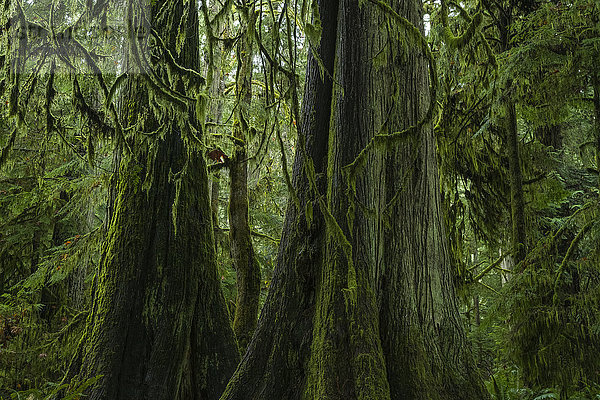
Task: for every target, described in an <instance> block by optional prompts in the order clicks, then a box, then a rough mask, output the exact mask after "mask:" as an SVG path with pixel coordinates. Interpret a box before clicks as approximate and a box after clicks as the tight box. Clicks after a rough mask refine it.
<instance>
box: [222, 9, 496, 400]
mask: <svg viewBox="0 0 600 400" xmlns="http://www.w3.org/2000/svg"><path fill="white" fill-rule="evenodd" d="M317 3H318V5H319V10H320V12H319V14H320V16H321V19H322V21H321V25H322V27H323V32H322V34H321V41H320V46H319V48H318V53H319V58H320V59H321V60H322V62H323V65H324V67H325V69H326V71H321V70H320V67H319V63H318V62H316V61H315V59H314V58H313V57H312V55H310V56H309V65H308V73H307V83H306V89H305V98H304V107H303V120H302V122H303V123H302V124H301V127H300V128H301V133H302V135H301V136H300V138H301V139H302V138H305V139H306V142H305V146H306V151H307V154H308V156H309V157H311V158H312V161H313V162H314V171H315V174H314V179H315V182H316V186H317V189H318V191H319V193H323V190H324V186H325V182H323V181H322V179H323V177H324V176H326V177H327V182H326V183H327V197H326V201H327V204H326V207H325V206H323V203H322V202H324V201H325V199H323V198H322V197H321V198H320V197H319V193H316V192H315V190H314V189H315V188H314V187H313V185H311V184H310V183H309V179H308V178H307V174H308V175H309V176H311V177H312V176H313V175H312V174H311V173H310V171H311V166H310V161H308V160H306V158H305V157H304V155H303V153H302V146H298V151H297V154H296V161H295V165H294V186H295V188H296V191H297V193H298V198H299V203H300V207H297V206H296V205H295V204H294V203H293V202H290V204H289V207H288V213H287V217H286V224H285V226H284V231H283V235H282V241H281V247H280V252H279V259H278V265H277V268H276V271H275V277H274V279H273V282H272V286H271V290H270V292H269V295H268V298H267V303H266V305H265V308H264V310H263V312H262V314H261V319H260V321H259V326H258V328H257V331H256V334H255V336H254V337H253V339H252V341H251V343H250V346H249V348H248V351H247V353H246V356H245V357H244V359H243V360H242V363H241V364H240V366H239V368H238V370H237V371H236V374H235V375H234V377H233V379H232V380H231V382H230V383H229V384H228V387H227V390H226V392H225V394H224V395H223V397H222V399H223V400H224V399H273V398H277V399H313V398H314V399H401V398H410V399H478V400H479V399H486V398H488V395H487V393H486V391H485V389H484V388H483V385H482V383H481V379H480V377H479V376H478V374H477V373H476V371H475V367H474V364H473V361H472V357H471V355H470V351H469V348H468V343H467V342H466V338H465V335H464V332H463V327H462V324H461V321H460V316H459V313H458V307H457V301H456V298H455V293H454V287H453V277H452V273H451V269H450V262H449V257H448V254H447V245H446V238H445V235H444V232H445V229H444V226H443V223H442V214H441V210H440V193H439V183H438V171H437V166H436V161H435V160H436V158H435V142H434V138H433V131H432V128H431V126H428V127H427V128H423V129H421V131H420V132H419V133H418V134H416V135H414V136H413V140H406V141H405V142H406V143H403V144H402V145H400V146H399V147H398V148H395V149H394V148H393V147H392V146H391V145H390V146H385V147H384V148H378V147H375V151H369V152H367V155H366V157H365V159H366V161H365V163H364V165H363V167H361V168H359V170H360V172H359V174H358V175H357V179H356V183H355V186H354V185H350V187H348V183H349V182H348V180H347V177H346V175H345V174H344V172H343V171H344V169H343V167H345V166H347V165H348V164H350V163H351V162H352V161H353V160H354V159H355V157H356V156H357V155H358V154H359V152H361V150H362V149H363V148H365V146H367V143H369V141H370V139H371V138H372V137H373V135H375V134H377V133H384V134H385V133H393V132H397V131H398V130H401V129H402V128H403V127H408V126H411V125H413V124H415V123H416V121H418V120H419V118H423V115H424V114H425V112H424V111H425V109H426V108H427V105H428V103H429V99H428V97H427V96H426V95H424V93H427V88H428V80H427V70H426V62H425V60H424V58H423V56H420V52H421V50H419V49H418V48H412V47H409V48H408V49H407V51H406V52H402V50H401V49H402V46H400V43H399V41H400V38H399V34H400V33H401V32H399V28H394V26H396V24H395V23H394V22H391V21H390V20H389V19H388V17H386V16H385V15H384V14H383V12H382V11H381V10H380V9H379V8H375V7H374V6H373V5H372V4H373V3H369V2H366V3H365V4H363V5H362V6H359V4H358V3H357V2H356V1H352V0H340V1H337V2H336V1H318V2H317ZM388 4H390V5H391V6H392V8H393V9H394V10H396V11H397V12H398V13H399V14H400V15H402V16H405V17H407V18H409V19H410V20H412V21H413V22H414V23H415V24H416V25H417V26H418V27H419V28H420V29H421V31H422V22H421V20H422V19H421V13H422V11H421V5H420V3H419V2H416V1H411V0H403V1H393V2H391V3H388ZM336 21H337V22H336ZM332 71H334V76H335V79H334V80H335V82H336V83H335V85H332V84H331V81H330V79H329V76H330V74H331V73H332ZM321 73H323V75H321ZM321 76H323V77H324V78H323V79H322V78H321ZM330 122H331V124H330ZM301 144H302V143H301ZM372 149H373V148H372ZM384 150H388V154H389V155H388V157H387V158H385V159H384ZM325 151H327V154H328V157H327V159H326V161H325V160H324V154H323V153H324V152H325ZM325 171H327V174H326V175H325ZM346 171H347V170H346ZM382 182H384V183H385V184H384V185H383V184H381V183H382ZM320 202H321V203H320ZM319 204H321V210H320V211H322V212H323V214H321V213H320V212H318V211H319V207H318V205H319ZM311 209H312V210H313V212H312V213H313V214H314V215H313V217H312V219H311V218H310V210H311ZM328 213H330V214H329V215H328ZM326 221H327V222H326ZM386 227H387V229H386ZM275 321H276V323H275ZM282 382H285V383H286V384H285V385H282ZM282 386H283V387H282Z"/></svg>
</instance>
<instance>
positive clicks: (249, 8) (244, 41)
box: [229, 5, 260, 351]
mask: <svg viewBox="0 0 600 400" xmlns="http://www.w3.org/2000/svg"><path fill="white" fill-rule="evenodd" d="M239 12H240V15H241V19H242V36H241V38H240V41H239V43H238V49H237V59H238V70H237V76H236V81H237V82H236V97H237V103H238V105H237V108H236V122H235V127H234V136H235V149H234V153H233V157H232V161H231V165H230V166H229V177H230V192H229V193H230V196H229V228H230V231H229V237H230V245H231V259H232V260H233V266H234V268H235V271H236V283H237V298H236V306H235V315H234V318H233V330H234V332H235V335H236V338H237V340H238V344H239V345H240V349H242V351H243V350H245V349H246V347H247V346H248V343H249V342H250V339H251V338H252V334H253V333H254V329H255V328H256V320H257V318H258V300H259V297H260V266H259V265H258V262H257V260H256V257H255V255H254V247H253V246H252V236H251V233H250V225H249V223H248V160H247V151H246V150H247V148H248V146H247V143H248V140H249V131H250V119H251V116H250V103H251V101H252V61H253V60H252V59H253V54H254V52H253V50H252V49H253V47H254V25H255V21H256V12H255V11H254V6H253V5H245V6H244V7H239Z"/></svg>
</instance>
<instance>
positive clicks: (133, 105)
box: [67, 0, 239, 400]
mask: <svg viewBox="0 0 600 400" xmlns="http://www.w3.org/2000/svg"><path fill="white" fill-rule="evenodd" d="M130 6H132V5H131V4H130ZM137 12H139V10H137ZM150 15H151V17H150V23H151V24H152V28H154V29H155V30H156V31H157V33H158V34H159V35H160V36H161V37H162V39H163V40H164V42H165V44H166V46H167V47H168V48H169V49H170V50H171V53H172V54H173V55H174V56H175V59H176V62H177V63H178V64H179V65H182V66H185V67H186V68H195V69H196V70H197V67H198V65H197V63H198V41H197V38H198V20H197V11H196V7H195V3H194V2H183V1H181V0H165V1H157V2H154V3H153V4H152V9H151V14H150ZM180 21H181V22H182V24H181V25H179V23H180ZM178 29H182V30H183V37H184V38H186V39H185V42H184V43H183V44H182V46H181V47H180V48H179V50H180V52H179V53H178V52H177V51H176V49H177V47H176V46H175V43H176V41H177V39H178V37H179V39H181V36H178ZM180 44H181V43H180ZM151 67H152V68H153V69H154V73H155V74H156V76H158V77H159V79H167V74H166V72H165V71H166V68H165V66H164V64H162V63H157V64H155V65H152V66H151ZM169 78H170V79H171V81H172V84H173V87H174V88H176V89H177V90H178V91H180V92H186V93H187V94H188V95H190V94H191V92H190V91H189V88H187V87H186V85H185V84H184V80H183V79H182V78H181V77H180V76H179V77H178V76H177V74H172V75H170V76H169ZM147 93H152V95H151V96H149V97H150V98H148V96H147ZM144 94H146V95H144ZM158 96H159V95H158V94H157V93H153V92H152V90H151V89H150V88H149V86H148V85H147V83H146V80H144V79H142V78H141V77H132V78H130V82H129V84H128V87H127V94H126V95H125V99H124V100H125V101H124V104H125V106H124V110H123V119H124V120H126V121H127V123H128V126H131V125H132V124H135V123H137V124H138V125H137V126H138V129H139V131H138V132H136V133H134V134H133V135H132V136H131V137H129V138H127V140H128V142H129V146H130V147H131V149H132V151H131V153H130V154H127V155H124V156H123V157H121V161H120V165H119V166H118V178H117V184H116V190H115V193H116V198H115V203H114V210H113V212H112V219H111V222H110V226H109V231H108V237H107V239H106V243H105V246H104V249H103V256H102V260H101V265H100V270H99V271H98V273H97V276H96V279H95V282H94V285H93V304H92V309H91V312H90V315H89V318H88V321H87V326H86V331H85V335H84V337H83V339H82V341H81V344H80V347H79V349H78V352H77V355H76V357H75V358H74V360H73V362H72V364H71V367H70V371H69V374H68V377H67V379H69V378H71V377H76V379H78V380H81V379H85V378H88V377H93V376H96V375H99V374H101V375H103V377H102V379H101V380H100V381H99V385H98V386H97V387H95V388H94V389H93V390H92V391H91V393H90V398H91V399H107V400H108V399H110V400H119V399H139V400H142V399H150V398H152V399H164V400H173V399H215V398H218V396H219V395H220V393H221V391H222V390H223V388H224V386H225V384H226V382H227V380H228V379H229V377H230V375H231V373H232V372H233V370H234V369H235V366H236V364H237V360H238V357H239V355H238V351H237V346H236V343H235V339H234V336H233V332H232V329H231V326H230V324H229V320H228V317H227V311H226V307H225V302H224V298H223V295H222V293H221V289H220V283H219V281H218V279H217V272H216V264H215V254H214V239H213V232H212V224H211V213H210V206H209V196H208V177H207V171H206V163H205V160H204V159H203V157H202V150H201V149H200V147H198V148H196V146H195V145H194V139H192V133H191V131H190V118H194V113H193V112H192V113H185V114H184V113H182V112H181V111H178V110H176V109H175V108H174V107H173V106H171V105H169V104H168V103H166V102H164V101H163V102H160V103H156V101H157V97H158ZM198 125H199V124H198ZM199 126H200V125H199ZM140 131H141V132H153V131H154V132H155V133H154V134H153V135H143V134H141V133H140Z"/></svg>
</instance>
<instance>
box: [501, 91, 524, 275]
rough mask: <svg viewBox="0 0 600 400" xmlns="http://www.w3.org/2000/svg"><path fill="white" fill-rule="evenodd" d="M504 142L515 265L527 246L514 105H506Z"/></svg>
mask: <svg viewBox="0 0 600 400" xmlns="http://www.w3.org/2000/svg"><path fill="white" fill-rule="evenodd" d="M506 140H507V145H508V174H509V176H510V210H511V212H510V215H511V221H512V251H513V259H514V261H515V265H517V264H519V263H520V262H521V261H523V260H524V259H525V256H526V255H527V244H526V237H525V200H524V197H523V173H522V171H521V156H520V151H519V132H518V131H517V111H516V107H515V104H514V103H513V102H512V101H508V103H507V104H506Z"/></svg>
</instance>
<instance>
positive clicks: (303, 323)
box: [222, 0, 338, 400]
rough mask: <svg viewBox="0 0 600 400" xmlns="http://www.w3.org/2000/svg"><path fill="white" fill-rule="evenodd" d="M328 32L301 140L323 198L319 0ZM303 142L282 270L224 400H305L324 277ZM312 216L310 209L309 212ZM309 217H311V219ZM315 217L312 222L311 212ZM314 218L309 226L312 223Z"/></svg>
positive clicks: (328, 16)
mask: <svg viewBox="0 0 600 400" xmlns="http://www.w3.org/2000/svg"><path fill="white" fill-rule="evenodd" d="M318 3H319V10H320V14H321V20H322V26H323V32H322V35H321V41H320V45H319V47H318V48H317V49H316V52H317V53H318V57H319V58H320V60H322V62H323V65H324V68H325V70H326V71H327V72H326V73H325V74H323V75H321V70H320V68H319V63H318V61H317V59H316V58H315V57H314V56H313V54H312V51H310V52H309V55H308V67H307V73H306V85H305V91H304V93H305V94H304V100H303V107H302V123H301V124H300V125H299V131H300V133H301V134H300V135H299V139H298V140H304V143H303V145H304V148H305V149H306V156H308V158H310V160H311V161H312V162H313V165H314V169H315V173H316V176H317V182H316V183H317V188H318V190H319V192H320V193H323V192H325V190H326V180H325V179H324V175H325V173H326V170H327V143H328V136H329V119H330V115H331V94H332V86H333V83H332V80H331V79H330V77H331V74H332V73H333V64H334V58H335V53H334V52H335V41H336V39H335V38H336V31H337V10H338V4H337V1H329V0H319V1H318ZM300 144H301V143H298V145H297V146H296V147H295V148H296V154H295V158H294V167H293V176H292V184H293V187H294V189H295V192H296V194H297V196H298V203H299V207H297V206H296V205H295V204H294V201H292V200H291V199H290V200H289V201H288V207H287V213H286V218H285V223H284V226H283V232H282V236H281V241H280V245H279V253H278V256H277V267H276V268H275V271H274V273H273V279H272V280H271V285H270V289H269V293H268V295H267V299H266V301H265V305H264V307H263V309H262V311H261V314H260V320H259V322H258V326H257V328H256V331H255V333H254V336H253V338H252V340H251V342H250V344H249V346H248V349H247V351H246V357H244V358H243V359H242V361H241V362H240V365H239V366H238V369H237V370H236V372H235V374H234V376H233V378H232V379H231V381H230V383H229V384H228V386H227V389H226V391H225V393H224V395H223V396H222V399H223V400H225V399H230V400H232V399H236V400H249V399H253V400H255V399H264V400H267V399H282V400H283V399H289V400H291V399H302V398H303V392H304V387H305V385H306V374H307V372H306V367H307V363H308V360H309V357H310V354H311V344H312V329H313V324H312V320H313V316H314V313H315V296H316V293H315V290H316V289H315V282H316V280H317V277H318V276H319V275H320V270H321V264H322V258H323V245H324V241H325V223H324V220H323V216H322V214H321V213H320V211H319V206H318V197H317V195H316V194H315V192H314V191H312V190H310V185H309V182H308V178H307V176H306V174H305V173H304V171H305V168H306V167H307V159H306V156H305V154H303V152H302V149H301V147H302V146H301V145H300ZM311 211H312V212H311ZM307 214H308V215H307ZM310 214H312V217H309V215H310ZM309 221H310V223H309Z"/></svg>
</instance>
